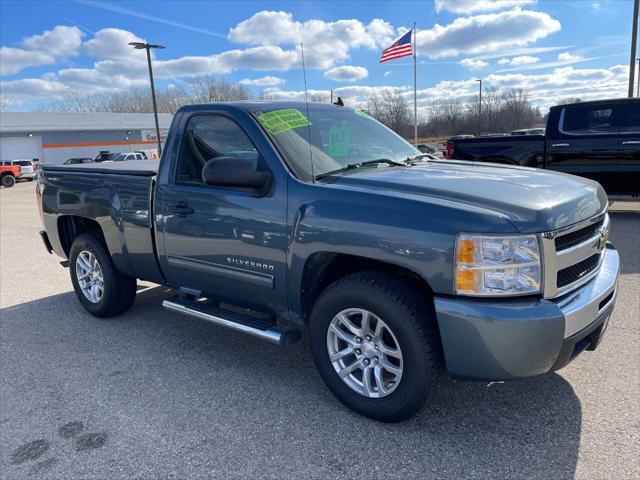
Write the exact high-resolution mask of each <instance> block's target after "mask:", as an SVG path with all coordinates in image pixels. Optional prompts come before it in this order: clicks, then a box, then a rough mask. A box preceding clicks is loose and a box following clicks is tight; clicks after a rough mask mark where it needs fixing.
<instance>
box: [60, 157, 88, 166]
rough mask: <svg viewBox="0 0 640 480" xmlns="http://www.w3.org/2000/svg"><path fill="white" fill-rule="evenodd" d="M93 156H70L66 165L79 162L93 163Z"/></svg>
mask: <svg viewBox="0 0 640 480" xmlns="http://www.w3.org/2000/svg"><path fill="white" fill-rule="evenodd" d="M93 161H94V160H93V158H88V157H77V158H70V159H69V160H67V161H65V162H64V165H76V164H78V163H93Z"/></svg>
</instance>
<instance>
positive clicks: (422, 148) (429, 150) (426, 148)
mask: <svg viewBox="0 0 640 480" xmlns="http://www.w3.org/2000/svg"><path fill="white" fill-rule="evenodd" d="M418 150H420V151H421V152H422V153H436V149H435V148H434V147H432V146H431V145H427V144H426V143H421V144H420V145H418Z"/></svg>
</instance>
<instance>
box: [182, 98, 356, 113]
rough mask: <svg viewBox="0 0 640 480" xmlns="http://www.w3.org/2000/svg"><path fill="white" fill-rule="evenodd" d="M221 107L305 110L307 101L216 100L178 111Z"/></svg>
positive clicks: (325, 105) (316, 105)
mask: <svg viewBox="0 0 640 480" xmlns="http://www.w3.org/2000/svg"><path fill="white" fill-rule="evenodd" d="M309 106H310V107H313V108H327V109H329V108H344V107H341V106H337V105H333V104H331V103H317V102H309ZM217 107H220V108H222V109H224V110H233V109H237V110H244V111H246V112H250V113H253V112H257V111H262V110H275V109H285V108H297V109H298V110H303V111H304V110H305V109H306V108H307V104H306V103H305V102H287V101H273V100H246V101H238V102H216V103H202V104H195V105H185V106H183V107H180V109H179V110H178V112H176V113H179V112H194V111H195V112H197V111H200V110H204V109H212V108H217Z"/></svg>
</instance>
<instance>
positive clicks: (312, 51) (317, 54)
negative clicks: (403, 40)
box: [229, 10, 394, 68]
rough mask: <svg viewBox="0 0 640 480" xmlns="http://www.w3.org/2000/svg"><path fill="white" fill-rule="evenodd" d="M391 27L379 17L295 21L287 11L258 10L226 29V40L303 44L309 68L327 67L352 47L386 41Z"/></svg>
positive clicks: (348, 52)
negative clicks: (227, 38) (330, 20)
mask: <svg viewBox="0 0 640 480" xmlns="http://www.w3.org/2000/svg"><path fill="white" fill-rule="evenodd" d="M393 36H394V28H393V27H392V26H391V25H390V24H389V23H387V22H385V21H384V20H382V19H374V20H372V21H371V22H370V23H369V24H368V25H365V24H363V23H362V22H360V21H359V20H355V19H343V20H337V21H335V22H325V21H323V20H317V19H313V20H307V21H305V22H299V21H296V20H294V19H293V14H291V13H289V12H282V11H279V12H274V11H267V10H264V11H261V12H258V13H256V14H254V15H253V16H252V17H251V18H248V19H247V20H244V21H242V22H240V23H238V24H237V25H236V26H235V27H233V28H231V29H230V30H229V40H231V41H232V42H236V43H241V44H245V45H262V46H269V45H276V46H293V47H294V48H295V49H296V50H298V49H299V48H300V43H301V42H302V43H303V44H304V53H305V62H306V64H307V66H308V67H310V68H331V67H333V66H334V65H335V64H336V63H338V62H340V61H343V60H346V59H348V58H349V55H350V52H351V50H352V49H357V48H368V49H371V50H373V49H376V48H378V47H380V46H381V45H384V44H386V43H389V42H390V41H391V39H392V38H393Z"/></svg>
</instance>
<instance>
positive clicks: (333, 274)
mask: <svg viewBox="0 0 640 480" xmlns="http://www.w3.org/2000/svg"><path fill="white" fill-rule="evenodd" d="M364 271H378V272H385V273H389V274H391V275H397V276H401V277H403V278H404V279H406V280H407V281H408V282H409V283H410V284H411V285H412V286H414V287H415V288H417V289H418V290H419V291H421V292H423V293H424V294H425V298H426V299H428V303H429V305H430V308H433V290H431V287H430V286H429V284H428V283H427V282H426V281H425V280H424V279H423V278H422V277H420V276H419V275H418V274H416V273H415V272H413V271H411V270H408V269H406V268H403V267H399V266H397V265H393V264H390V263H387V262H382V261H380V260H374V259H371V258H366V257H360V256H357V255H347V254H341V253H331V252H318V253H315V254H313V255H311V256H310V257H309V258H308V259H307V261H306V262H305V266H304V270H303V273H302V286H301V293H300V295H301V297H300V301H301V307H302V311H301V313H302V318H303V320H304V322H305V323H306V322H308V320H309V315H310V313H311V309H312V308H313V304H314V303H315V300H316V298H317V297H318V295H319V294H320V292H322V290H323V289H324V288H325V287H327V286H328V285H330V284H331V283H333V282H335V281H336V280H338V279H340V278H342V277H346V276H347V275H351V274H352V273H357V272H364ZM434 311H435V310H434ZM433 318H435V315H434V316H433Z"/></svg>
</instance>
